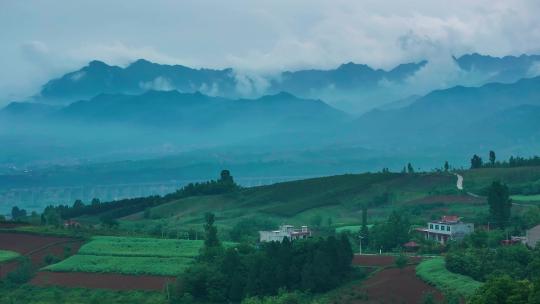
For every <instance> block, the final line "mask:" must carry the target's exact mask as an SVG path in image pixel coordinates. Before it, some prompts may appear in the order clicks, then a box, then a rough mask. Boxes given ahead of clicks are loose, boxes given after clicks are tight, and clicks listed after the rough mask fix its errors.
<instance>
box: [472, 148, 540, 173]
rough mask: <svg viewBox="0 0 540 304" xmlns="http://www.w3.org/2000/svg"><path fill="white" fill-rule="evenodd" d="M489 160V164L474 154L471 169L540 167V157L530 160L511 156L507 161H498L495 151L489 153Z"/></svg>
mask: <svg viewBox="0 0 540 304" xmlns="http://www.w3.org/2000/svg"><path fill="white" fill-rule="evenodd" d="M488 159H489V161H488V162H484V161H483V160H482V157H480V156H478V155H476V154H474V155H473V157H472V158H471V169H478V168H514V167H529V166H540V156H533V157H530V158H525V157H520V156H510V158H509V159H508V160H507V161H497V155H496V154H495V151H489V155H488Z"/></svg>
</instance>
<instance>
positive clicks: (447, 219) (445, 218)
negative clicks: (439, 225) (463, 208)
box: [441, 215, 459, 223]
mask: <svg viewBox="0 0 540 304" xmlns="http://www.w3.org/2000/svg"><path fill="white" fill-rule="evenodd" d="M441 222H445V223H457V222H459V217H458V216H457V215H443V217H442V218H441Z"/></svg>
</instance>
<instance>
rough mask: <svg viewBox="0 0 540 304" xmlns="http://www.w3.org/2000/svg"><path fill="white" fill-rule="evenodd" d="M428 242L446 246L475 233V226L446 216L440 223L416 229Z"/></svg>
mask: <svg viewBox="0 0 540 304" xmlns="http://www.w3.org/2000/svg"><path fill="white" fill-rule="evenodd" d="M416 230H417V231H419V232H420V233H422V234H423V235H424V238H425V239H426V240H431V241H435V242H439V243H441V244H446V243H447V242H448V241H449V240H462V239H463V238H464V237H465V236H466V235H468V234H471V233H473V232H474V224H472V223H464V222H462V221H461V219H460V218H459V217H458V216H455V215H445V216H443V217H442V218H441V219H440V220H438V221H431V222H428V223H427V227H426V228H418V229H416Z"/></svg>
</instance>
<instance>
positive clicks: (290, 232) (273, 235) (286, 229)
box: [259, 225, 311, 243]
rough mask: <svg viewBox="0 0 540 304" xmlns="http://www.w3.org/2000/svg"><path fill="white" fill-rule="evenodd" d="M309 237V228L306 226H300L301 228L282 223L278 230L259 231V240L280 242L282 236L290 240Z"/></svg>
mask: <svg viewBox="0 0 540 304" xmlns="http://www.w3.org/2000/svg"><path fill="white" fill-rule="evenodd" d="M308 237H311V230H309V229H308V226H302V228H301V229H294V226H291V225H282V226H280V227H279V230H274V231H259V240H260V241H261V242H280V243H281V242H282V241H283V239H284V238H288V239H289V240H290V241H293V240H299V239H306V238H308Z"/></svg>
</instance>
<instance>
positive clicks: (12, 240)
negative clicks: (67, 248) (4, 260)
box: [0, 232, 74, 254]
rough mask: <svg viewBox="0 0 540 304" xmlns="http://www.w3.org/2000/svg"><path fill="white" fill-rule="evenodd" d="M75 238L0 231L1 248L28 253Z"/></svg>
mask: <svg viewBox="0 0 540 304" xmlns="http://www.w3.org/2000/svg"><path fill="white" fill-rule="evenodd" d="M73 240H74V239H70V238H61V237H53V236H42V235H34V234H25V233H9V232H7V233H4V232H0V249H3V250H11V251H15V252H18V253H20V254H28V253H30V252H32V251H34V250H38V249H40V248H43V247H46V246H48V245H52V244H56V243H62V242H70V241H73Z"/></svg>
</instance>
